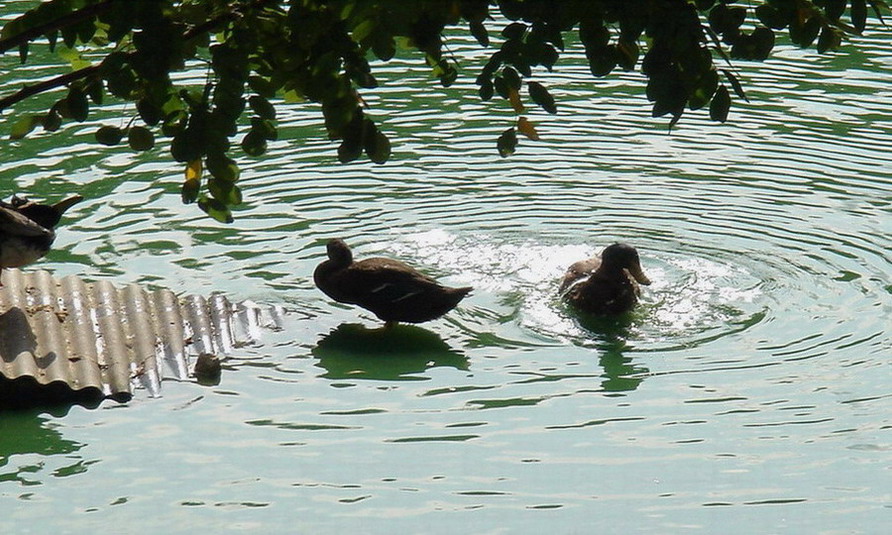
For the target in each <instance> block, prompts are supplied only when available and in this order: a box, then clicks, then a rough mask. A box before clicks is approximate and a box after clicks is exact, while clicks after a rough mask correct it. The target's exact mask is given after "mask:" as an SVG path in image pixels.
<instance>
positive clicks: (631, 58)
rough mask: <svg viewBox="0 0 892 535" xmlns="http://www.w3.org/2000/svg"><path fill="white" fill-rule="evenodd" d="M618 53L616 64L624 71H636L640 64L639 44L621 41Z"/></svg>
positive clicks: (617, 47)
mask: <svg viewBox="0 0 892 535" xmlns="http://www.w3.org/2000/svg"><path fill="white" fill-rule="evenodd" d="M616 52H617V54H616V62H617V64H618V65H619V66H620V67H622V68H623V70H624V71H627V72H629V71H633V70H635V65H636V64H637V63H638V43H636V42H635V41H631V40H625V39H620V40H619V42H617V44H616Z"/></svg>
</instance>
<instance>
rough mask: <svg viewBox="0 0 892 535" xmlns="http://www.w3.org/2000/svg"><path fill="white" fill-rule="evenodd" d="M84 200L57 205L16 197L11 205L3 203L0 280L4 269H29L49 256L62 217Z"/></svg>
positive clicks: (0, 206)
mask: <svg viewBox="0 0 892 535" xmlns="http://www.w3.org/2000/svg"><path fill="white" fill-rule="evenodd" d="M82 200H83V197H81V196H80V195H73V196H71V197H69V198H67V199H65V200H63V201H60V202H57V203H56V204H38V203H36V202H33V201H29V200H28V199H24V198H21V197H16V196H13V198H12V199H11V200H10V202H8V203H7V202H4V201H0V277H2V273H3V272H2V270H3V268H9V267H21V266H26V265H28V264H31V263H33V262H35V261H37V260H38V259H39V258H41V257H43V256H44V255H45V254H47V253H48V252H49V250H50V246H52V244H53V240H55V239H56V232H55V231H54V230H53V229H54V228H55V226H56V225H57V224H59V220H60V219H62V214H64V213H65V211H66V210H68V209H69V208H71V207H72V206H74V205H75V204H77V203H79V202H80V201H82ZM0 286H3V282H2V280H0Z"/></svg>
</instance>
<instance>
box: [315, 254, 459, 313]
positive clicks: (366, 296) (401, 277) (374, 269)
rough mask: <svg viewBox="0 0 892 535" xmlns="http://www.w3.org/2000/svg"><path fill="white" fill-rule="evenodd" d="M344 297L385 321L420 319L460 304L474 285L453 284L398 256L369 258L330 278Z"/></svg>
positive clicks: (446, 310) (348, 301) (347, 301)
mask: <svg viewBox="0 0 892 535" xmlns="http://www.w3.org/2000/svg"><path fill="white" fill-rule="evenodd" d="M330 283H331V284H332V286H334V287H336V288H337V292H338V294H339V296H340V297H342V298H343V299H339V300H341V302H345V303H352V304H355V305H359V306H361V307H363V308H365V309H366V310H369V311H371V312H372V313H374V314H375V315H376V316H378V318H380V319H382V320H384V321H401V322H410V323H419V322H423V321H428V320H431V319H434V318H437V317H439V316H441V315H443V314H445V313H446V312H448V311H449V310H451V309H452V308H454V307H455V305H457V304H458V302H459V301H461V299H462V298H463V297H464V296H465V295H467V294H468V292H470V291H471V289H470V288H449V287H446V286H443V285H442V284H440V283H438V282H437V281H436V280H434V279H432V278H431V277H428V276H427V275H424V274H423V273H421V272H419V271H416V270H415V269H414V268H412V267H410V266H408V265H406V264H403V263H402V262H399V261H397V260H391V259H388V258H369V259H365V260H361V261H359V262H354V263H353V264H351V265H350V266H349V267H348V268H346V269H344V270H342V271H340V272H338V273H336V274H334V275H333V276H332V279H331V281H330Z"/></svg>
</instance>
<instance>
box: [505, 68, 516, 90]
mask: <svg viewBox="0 0 892 535" xmlns="http://www.w3.org/2000/svg"><path fill="white" fill-rule="evenodd" d="M502 76H503V77H504V78H505V83H506V84H508V87H509V88H511V89H516V90H517V91H520V75H518V74H517V71H515V70H514V69H512V68H511V67H505V68H504V69H502Z"/></svg>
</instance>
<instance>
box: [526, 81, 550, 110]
mask: <svg viewBox="0 0 892 535" xmlns="http://www.w3.org/2000/svg"><path fill="white" fill-rule="evenodd" d="M527 90H528V91H529V92H530V98H532V99H533V102H535V103H536V104H538V105H539V106H540V107H541V108H542V109H543V110H545V111H547V112H548V113H552V114H554V113H557V106H556V105H555V103H554V97H552V96H551V94H550V93H549V92H548V89H546V88H545V86H543V85H542V84H540V83H539V82H529V83H528V84H527Z"/></svg>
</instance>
